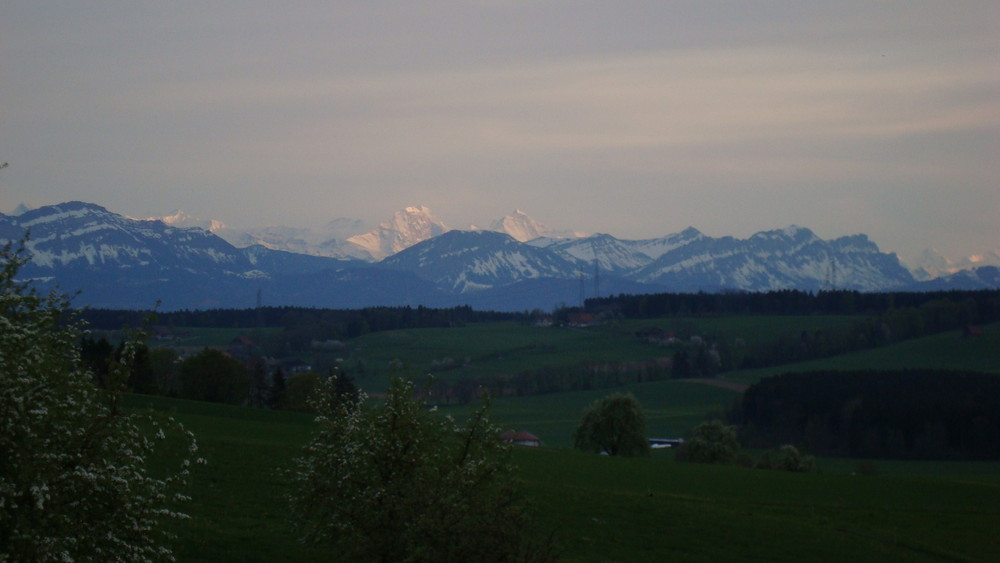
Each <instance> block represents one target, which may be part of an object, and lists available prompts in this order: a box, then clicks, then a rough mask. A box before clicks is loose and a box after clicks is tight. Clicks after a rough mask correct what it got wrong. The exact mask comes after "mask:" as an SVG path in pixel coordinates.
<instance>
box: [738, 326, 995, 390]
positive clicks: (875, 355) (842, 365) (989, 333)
mask: <svg viewBox="0 0 1000 563" xmlns="http://www.w3.org/2000/svg"><path fill="white" fill-rule="evenodd" d="M905 368H933V369H969V370H977V371H988V372H997V373H1000V323H993V324H990V325H986V326H985V327H984V333H983V336H981V337H978V338H963V337H962V336H961V333H960V332H959V331H951V332H945V333H941V334H936V335H933V336H926V337H923V338H916V339H913V340H908V341H905V342H900V343H898V344H895V345H892V346H886V347H883V348H873V349H871V350H864V351H861V352H854V353H851V354H843V355H840V356H834V357H832V358H824V359H821V360H813V361H809V362H801V363H797V364H786V365H783V366H777V367H772V368H765V369H756V370H744V371H740V372H731V373H727V374H725V376H724V377H725V379H727V380H730V381H736V382H740V383H747V384H750V383H754V382H756V381H758V380H760V379H761V378H762V377H767V376H769V375H775V374H778V373H785V372H789V371H814V370H864V369H905Z"/></svg>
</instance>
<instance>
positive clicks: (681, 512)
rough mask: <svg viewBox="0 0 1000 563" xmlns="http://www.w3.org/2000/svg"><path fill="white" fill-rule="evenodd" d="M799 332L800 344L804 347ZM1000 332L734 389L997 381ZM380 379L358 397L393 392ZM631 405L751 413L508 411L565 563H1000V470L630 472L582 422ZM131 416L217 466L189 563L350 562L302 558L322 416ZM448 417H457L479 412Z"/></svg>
mask: <svg viewBox="0 0 1000 563" xmlns="http://www.w3.org/2000/svg"><path fill="white" fill-rule="evenodd" d="M695 322H697V321H695ZM704 322H708V323H716V327H715V328H714V330H731V331H732V334H734V335H735V334H739V333H741V332H743V331H746V332H747V333H748V334H757V335H760V334H761V333H762V332H763V331H767V330H771V331H780V330H783V331H787V330H789V328H788V325H785V326H784V327H783V328H782V327H781V326H780V323H775V322H774V320H773V319H763V320H759V323H761V324H760V325H754V324H753V323H752V322H750V321H746V320H744V319H736V320H733V321H731V322H727V321H726V320H725V319H711V320H706V321H704ZM790 322H791V323H792V324H795V323H802V324H799V325H798V326H805V324H808V323H824V322H844V321H843V319H841V318H835V317H825V318H800V319H797V320H796V319H790ZM740 323H744V324H742V325H741V324H740ZM647 324H648V323H647ZM765 325H769V326H772V328H767V327H766V326H765ZM755 326H756V327H757V328H756V329H755ZM798 326H796V327H793V328H795V329H797V330H802V328H798ZM813 326H820V325H817V324H814V325H813ZM636 328H637V327H636V326H632V325H631V324H630V323H620V324H619V325H613V326H610V327H600V328H595V329H586V330H568V329H561V330H550V329H539V328H536V327H527V326H520V325H510V324H493V325H482V326H479V325H477V326H470V327H464V328H461V329H424V330H413V331H394V332H393V333H381V334H372V335H368V336H366V337H364V338H362V339H360V342H359V343H360V345H361V346H360V351H359V352H357V353H361V354H365V355H366V357H367V358H368V360H367V361H368V362H370V363H373V364H374V363H377V362H382V361H384V362H386V363H388V361H389V360H391V359H394V358H399V359H401V360H403V361H404V362H407V363H408V364H409V365H410V366H412V368H411V371H416V372H418V373H419V370H420V366H421V365H422V364H421V362H430V361H432V360H434V359H436V358H440V357H443V356H444V355H454V354H456V351H458V350H465V351H466V352H465V354H467V355H469V356H472V357H474V358H476V360H475V361H474V364H476V367H477V369H510V367H511V366H514V365H529V364H531V363H532V362H538V361H543V358H544V361H573V359H574V358H579V357H580V354H592V355H593V356H594V357H601V355H602V354H603V355H604V356H603V357H605V358H607V357H614V358H623V357H624V358H632V357H637V356H639V355H641V354H657V353H660V352H661V350H660V349H658V348H655V347H649V346H645V347H644V345H641V343H638V342H636V339H635V338H634V337H633V336H631V335H632V333H633V332H634V330H636ZM701 329H702V330H709V329H708V328H701ZM998 329H1000V327H998V326H996V325H993V326H990V327H987V331H986V335H984V336H983V337H982V338H981V339H961V338H959V335H958V334H957V333H947V334H941V335H937V336H932V337H928V338H924V339H919V340H914V341H910V342H904V343H901V344H897V345H895V346H891V347H887V348H881V349H877V350H869V351H864V352H859V353H856V354H848V355H844V356H839V357H835V358H828V359H825V360H822V361H817V362H809V363H807V364H798V365H788V366H782V368H780V369H776V370H754V371H747V372H738V373H730V374H726V375H725V377H724V379H726V380H730V381H736V382H742V383H750V382H753V381H756V380H757V379H759V378H760V377H764V376H766V375H769V374H771V373H775V372H779V371H788V370H791V369H796V370H798V369H821V368H822V369H859V368H862V367H864V366H869V367H873V368H874V367H877V368H879V369H884V368H891V367H916V366H927V367H954V368H971V369H983V370H997V369H998V367H1000V357H998V354H1000V352H998V350H1000V341H997V338H998V336H997V333H998V332H1000V330H998ZM775 333H776V332H775ZM646 348H648V349H646ZM390 356H392V357H390ZM385 376H386V377H387V374H386V375H385ZM369 377H371V378H372V379H370V380H366V379H359V384H361V385H362V386H366V385H367V384H377V383H378V381H379V379H376V378H375V376H369ZM378 377H379V378H381V377H382V376H381V375H380V376H378ZM619 390H622V391H630V392H632V393H633V394H635V396H636V397H637V398H638V399H639V401H640V403H641V404H642V405H643V408H644V410H645V412H646V414H647V422H648V427H649V434H650V435H651V436H657V437H675V436H681V435H683V434H684V432H685V431H686V430H687V429H689V428H691V427H692V426H694V425H695V424H697V423H698V422H700V421H702V420H704V419H705V418H706V416H709V415H710V414H711V413H713V412H720V411H722V410H723V409H725V408H726V407H727V406H728V405H729V404H730V403H731V402H732V401H733V399H734V398H736V397H737V396H738V394H737V392H735V391H732V390H729V389H725V388H720V387H715V386H711V385H706V384H703V383H697V382H691V381H677V380H669V381H659V382H649V383H642V384H637V385H632V386H629V387H626V388H622V389H614V390H594V391H585V392H584V391H581V392H573V393H558V394H551V395H536V396H528V397H505V398H500V399H497V400H495V401H494V403H493V419H494V421H495V422H496V423H497V424H498V425H499V426H501V427H504V428H515V429H519V430H520V429H525V430H529V431H531V432H533V433H535V434H536V435H538V436H539V437H541V438H542V440H543V447H542V448H539V449H517V450H516V451H515V461H516V462H517V464H518V466H519V468H520V469H519V476H520V478H521V480H522V481H523V483H524V487H525V490H526V493H527V495H528V497H529V498H530V499H531V501H532V503H533V505H534V506H535V509H536V511H537V515H538V518H537V520H538V525H539V526H540V528H541V530H542V531H545V532H553V533H554V534H555V537H556V538H557V541H558V544H559V546H560V548H561V550H562V556H563V559H564V560H567V561H660V560H665V559H668V558H673V559H679V560H684V561H720V560H740V561H747V560H760V561H791V560H803V559H805V560H831V561H832V560H849V559H854V560H862V561H868V560H879V561H925V560H926V561H936V560H951V561H997V560H1000V537H998V536H997V535H996V533H995V530H996V529H997V528H998V526H1000V462H978V463H960V462H902V461H884V460H877V461H874V462H869V463H868V464H867V467H866V470H865V471H863V472H860V473H859V469H860V468H861V467H863V466H862V462H861V461H859V460H853V459H827V458H824V459H820V460H819V461H818V465H819V468H820V471H819V472H818V473H811V474H793V473H785V472H778V471H763V470H754V469H747V468H740V467H720V466H706V465H693V464H683V463H678V462H675V461H674V460H673V456H672V453H671V452H670V451H669V450H658V451H655V452H654V454H653V456H652V457H651V458H648V459H617V458H609V457H606V456H597V455H589V454H584V453H580V452H576V451H574V450H572V449H570V447H571V437H572V432H573V429H574V428H575V426H576V424H577V422H578V421H579V418H580V414H581V411H582V409H583V408H584V407H586V406H587V405H589V404H590V403H591V402H593V401H594V400H596V399H598V398H600V397H602V396H604V395H606V394H608V393H611V392H614V391H619ZM129 401H130V406H132V407H136V408H144V407H152V408H153V409H155V410H157V411H160V412H165V413H170V414H172V415H173V416H175V417H176V418H177V419H178V420H180V421H182V422H183V423H184V425H185V426H186V427H187V428H189V429H190V430H192V431H193V432H194V433H195V434H196V435H197V437H198V441H199V444H200V448H201V449H200V452H199V454H200V455H202V456H203V457H205V458H206V459H207V460H208V464H207V465H203V466H202V465H199V466H195V468H194V470H193V480H192V490H191V497H192V498H193V500H192V501H191V502H190V503H188V504H187V506H186V510H187V512H189V513H190V515H191V519H190V520H187V521H183V522H178V523H174V524H171V526H172V527H173V529H174V530H175V531H176V533H177V535H178V545H177V548H178V555H179V559H180V560H182V561H330V560H337V554H336V553H329V552H327V551H326V550H323V549H319V548H307V547H305V546H302V545H300V544H299V543H298V542H297V541H296V537H297V533H296V530H295V527H294V525H293V523H292V522H291V521H290V516H289V512H288V507H287V504H286V503H285V500H284V499H285V495H286V494H287V493H288V489H287V481H286V480H285V479H284V477H283V471H286V470H288V468H289V467H290V466H291V464H292V460H293V459H294V457H295V456H296V455H297V454H298V453H299V451H300V449H301V447H302V446H303V445H304V444H305V443H306V441H307V440H308V437H309V434H310V431H311V426H312V420H311V417H310V416H309V415H305V414H300V413H290V412H281V411H268V410H262V409H249V408H242V407H233V406H226V405H217V404H208V403H199V402H193V401H184V400H177V399H167V398H161V397H148V396H138V395H133V396H130V397H129ZM442 410H443V411H444V412H446V413H449V414H453V415H455V416H462V414H463V413H464V412H467V411H466V409H464V408H459V407H447V408H443V409H442ZM752 453H753V454H755V455H756V454H758V453H759V452H752ZM862 473H863V474H862Z"/></svg>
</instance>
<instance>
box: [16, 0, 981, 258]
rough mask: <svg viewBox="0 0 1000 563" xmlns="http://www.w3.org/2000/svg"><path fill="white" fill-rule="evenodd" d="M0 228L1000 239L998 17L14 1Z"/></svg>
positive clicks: (945, 7) (485, 0)
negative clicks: (524, 227) (154, 223)
mask: <svg viewBox="0 0 1000 563" xmlns="http://www.w3.org/2000/svg"><path fill="white" fill-rule="evenodd" d="M0 55H2V56H0V162H3V161H9V162H10V166H9V167H8V168H7V169H5V170H3V171H2V172H0V211H3V212H9V211H11V210H12V209H13V208H14V207H15V206H17V205H18V204H19V203H22V202H23V203H27V204H28V205H30V206H39V205H45V204H52V203H59V202H63V201H69V200H83V201H88V202H92V203H98V204H101V205H104V206H105V207H107V208H109V209H110V210H111V211H115V212H118V213H123V214H126V215H130V216H140V217H141V216H150V215H166V214H168V213H170V212H171V211H173V210H176V209H180V210H184V211H186V212H188V213H190V214H192V215H196V216H200V217H202V218H206V219H207V218H214V219H220V220H222V221H224V222H225V223H227V224H230V225H233V226H236V227H252V226H263V225H273V224H288V225H295V226H312V225H318V224H322V223H324V222H326V221H329V220H331V219H334V218H337V217H351V218H358V219H363V220H365V221H368V222H369V223H372V224H374V223H377V222H379V221H381V220H384V219H386V218H388V217H389V216H390V215H391V214H392V213H393V212H394V211H396V210H398V209H401V208H403V207H405V206H409V205H426V206H428V207H430V208H431V210H432V211H434V213H435V214H436V215H437V216H438V217H440V218H441V219H442V220H443V221H444V222H445V223H447V224H448V225H449V226H450V227H453V228H465V227H467V226H468V225H469V224H470V223H477V224H479V225H488V224H489V223H490V222H491V221H493V220H494V219H497V218H499V217H501V216H503V215H506V214H509V213H511V212H512V211H514V210H515V209H522V210H524V211H525V212H527V213H528V214H530V215H532V216H533V217H535V218H536V219H538V220H539V221H541V222H542V223H545V224H546V225H548V226H550V227H552V228H558V229H576V230H583V231H589V232H607V233H611V234H614V235H616V236H618V237H621V238H648V237H655V236H661V235H665V234H668V233H673V232H677V231H680V230H682V229H684V228H685V227H687V226H689V225H690V226H694V227H696V228H698V229H700V230H702V231H703V232H705V233H706V234H709V235H712V236H723V235H734V236H738V237H746V236H749V235H751V234H753V233H754V232H757V231H761V230H768V229H772V228H780V227H784V226H787V225H790V224H797V225H802V226H806V227H809V228H811V229H813V230H814V231H815V232H816V233H817V234H818V235H819V236H821V237H823V238H833V237H838V236H842V235H848V234H854V233H866V234H868V235H869V236H871V237H872V239H873V240H874V241H875V242H876V243H878V244H879V246H880V247H881V248H882V249H883V250H885V251H892V252H897V253H899V255H900V257H902V258H904V259H905V258H908V257H910V256H911V255H913V254H916V253H918V252H919V251H920V250H922V249H923V248H926V247H935V248H938V249H940V250H941V251H943V252H945V253H946V254H950V255H965V254H971V253H979V252H983V251H986V250H992V249H997V248H1000V186H998V178H1000V164H998V161H1000V4H998V3H997V2H995V1H984V2H944V1H942V2H915V1H907V2H870V1H841V2H800V1H782V2H711V1H697V2H669V1H666V0H654V1H649V2H629V1H616V2H607V1H599V2H587V1H583V0H572V1H565V2H562V1H547V2H542V1H539V2H533V1H528V0H508V1H504V0H481V1H473V0H463V1H448V0H441V1H437V2H411V1H392V2H382V1H378V0H363V1H357V2H355V1H345V0H341V1H335V2H326V1H317V2H262V1H255V0H241V1H238V2H220V1H212V2H163V1H156V2H139V1H134V0H127V1H120V2H115V1H98V2H91V1H83V0H81V1H78V2H76V1H75V2H50V1H47V0H9V1H7V2H4V9H3V10H2V13H0Z"/></svg>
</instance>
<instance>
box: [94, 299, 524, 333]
mask: <svg viewBox="0 0 1000 563" xmlns="http://www.w3.org/2000/svg"><path fill="white" fill-rule="evenodd" d="M151 313H153V312H152V311H131V310H118V309H85V310H84V311H83V312H82V316H83V319H84V320H85V321H87V322H88V323H89V324H90V326H91V327H92V328H95V329H99V330H116V329H120V328H122V327H123V326H131V327H135V326H141V325H142V324H143V322H144V321H145V319H146V318H147V317H149V316H150V314H151ZM525 317H526V315H523V314H519V313H500V312H494V311H475V310H473V309H472V308H471V307H468V306H458V307H451V308H445V309H435V308H430V307H423V306H419V307H409V306H406V307H366V308H364V309H314V308H308V307H261V308H255V309H206V310H182V311H169V312H163V311H158V312H156V313H155V323H156V324H162V325H167V326H174V327H194V328H198V327H206V328H245V329H251V328H255V327H282V328H286V329H293V328H296V327H303V326H312V327H316V326H319V325H322V327H324V329H325V330H322V331H321V332H322V333H323V336H324V337H325V338H340V339H343V338H354V337H357V336H361V335H363V334H367V333H369V332H378V331H384V330H396V329H407V328H433V327H449V326H461V325H464V324H466V323H475V322H489V321H509V320H523V318H525Z"/></svg>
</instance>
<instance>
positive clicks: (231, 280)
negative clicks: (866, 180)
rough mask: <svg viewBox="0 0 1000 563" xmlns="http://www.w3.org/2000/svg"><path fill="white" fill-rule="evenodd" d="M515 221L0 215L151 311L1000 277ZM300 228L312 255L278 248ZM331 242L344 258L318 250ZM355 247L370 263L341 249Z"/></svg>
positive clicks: (811, 248) (793, 237) (45, 252)
mask: <svg viewBox="0 0 1000 563" xmlns="http://www.w3.org/2000/svg"><path fill="white" fill-rule="evenodd" d="M181 215H182V214H179V213H178V214H173V215H172V216H174V217H179V216H181ZM508 219H511V220H510V221H504V220H501V221H499V222H497V223H495V224H494V226H495V227H498V228H503V229H504V232H495V231H482V230H477V231H456V230H448V228H447V227H446V226H445V225H444V223H442V222H441V221H440V220H438V219H437V218H435V217H434V215H433V214H432V213H431V212H430V210H428V209H427V208H426V207H410V208H407V209H405V210H403V211H401V212H399V213H397V214H396V215H394V217H393V219H392V220H390V221H386V222H384V223H382V224H381V225H379V226H378V227H377V228H375V229H372V230H369V231H368V232H366V233H362V234H358V235H352V236H350V237H347V238H339V239H338V238H336V237H333V238H329V239H327V240H326V241H325V242H324V241H323V237H322V236H319V237H317V236H316V234H315V233H311V232H296V231H294V230H288V228H281V229H275V230H273V231H270V232H260V231H258V232H257V234H256V235H255V236H256V237H257V238H256V239H253V240H260V239H261V238H263V237H264V236H265V235H266V236H272V235H273V237H274V238H273V240H271V241H270V245H268V244H262V243H260V244H253V245H250V246H244V247H238V246H235V245H233V244H231V243H230V242H227V241H226V240H224V239H222V238H220V236H218V235H217V234H215V233H213V232H211V231H210V230H208V229H205V228H202V227H179V226H176V225H179V224H183V223H184V222H185V221H184V220H182V219H177V220H174V221H171V223H173V224H168V223H167V222H165V221H164V220H141V219H130V218H128V217H123V216H121V215H119V214H116V213H113V212H110V211H108V210H107V209H105V208H103V207H101V206H99V205H94V204H90V203H83V202H70V203H65V204H60V205H51V206H46V207H41V208H38V209H33V210H28V211H25V212H24V213H22V214H21V215H16V216H15V215H2V214H0V243H4V242H8V241H17V240H20V239H22V238H23V237H24V236H25V234H26V233H27V232H28V231H29V230H30V233H31V238H30V240H29V242H28V245H27V247H28V250H29V251H30V252H31V254H32V259H31V261H30V263H29V264H28V265H27V266H25V268H24V269H23V270H22V271H21V275H22V276H23V277H24V278H31V279H34V280H35V281H36V283H38V284H40V285H41V289H43V290H44V289H47V288H55V287H58V288H59V289H60V290H61V291H66V292H74V291H77V290H80V291H81V292H82V293H81V295H80V297H79V303H78V304H79V305H90V306H94V307H110V308H148V307H151V306H152V305H153V304H154V303H155V302H156V301H162V302H163V308H164V309H180V308H215V307H249V306H252V305H253V304H254V303H255V301H256V295H257V292H258V291H260V292H261V293H262V294H263V295H264V296H265V297H264V300H265V303H266V304H268V305H299V306H315V307H334V308H356V307H365V306H376V305H385V306H401V305H413V306H415V305H426V306H453V305H460V304H467V305H472V306H474V307H477V308H484V309H495V310H508V311H509V310H529V309H535V308H540V309H551V308H552V307H554V306H557V305H559V304H578V303H579V302H580V299H581V298H583V297H593V296H601V295H612V294H618V293H632V294H638V293H658V292H695V291H707V292H713V291H724V290H746V291H768V290H777V289H799V290H807V291H815V290H821V289H830V288H835V289H850V290H858V291H883V290H924V289H926V290H929V289H981V288H996V287H1000V270H998V268H996V267H993V266H985V267H978V268H975V269H972V270H962V271H959V272H955V273H951V274H949V275H947V276H943V277H940V278H935V279H933V280H928V281H923V282H917V281H916V280H915V279H914V277H913V276H912V275H911V274H910V272H909V271H908V270H907V269H906V268H904V267H903V265H902V264H901V263H900V261H899V259H898V258H897V257H896V255H895V254H891V253H884V252H881V251H880V250H879V248H878V246H876V245H875V243H874V242H872V241H871V240H869V239H868V237H867V236H865V235H862V234H859V235H853V236H847V237H841V238H837V239H833V240H823V239H821V238H819V237H818V236H816V235H815V233H813V232H812V231H811V230H809V229H807V228H804V227H797V226H791V227H787V228H784V229H776V230H770V231H762V232H760V233H757V234H755V235H753V236H751V237H749V238H747V239H737V238H734V237H719V238H715V237H710V236H707V235H705V234H704V233H702V232H700V231H698V230H697V229H695V228H693V227H689V228H687V229H685V230H683V231H681V232H679V233H675V234H670V235H666V236H663V237H660V238H654V239H645V240H622V239H618V238H616V237H614V236H612V235H609V234H596V235H592V236H589V237H578V238H554V237H552V236H551V235H550V236H539V237H534V238H529V237H533V236H534V235H536V234H543V233H547V232H548V231H547V230H545V229H544V228H542V227H540V226H539V225H538V224H537V223H536V222H534V221H532V220H530V217H527V215H525V214H523V213H515V214H514V215H512V216H511V217H510V218H508ZM337 226H338V225H331V226H329V227H328V230H327V234H329V233H330V232H332V231H333V230H334V229H335V228H336V227H337ZM339 226H343V225H339ZM348 226H350V225H348ZM353 226H355V227H356V225H353ZM508 230H509V231H513V234H512V233H510V232H507V231H508ZM220 232H225V229H222V230H221V231H220ZM269 233H270V234H269ZM515 235H517V236H515ZM296 239H298V240H301V241H302V248H304V249H309V250H311V251H312V252H310V253H306V252H288V251H286V250H278V249H275V248H273V247H277V246H282V247H284V248H288V247H290V246H292V243H291V241H293V240H296ZM521 239H527V242H525V241H522V240H521ZM317 241H319V242H317ZM324 244H325V245H326V246H327V247H328V248H330V249H334V250H336V252H338V253H341V254H340V256H341V257H339V258H333V257H330V256H320V255H316V254H317V252H316V249H318V248H322V247H323V245H324ZM348 248H352V249H355V250H354V251H355V252H357V253H360V254H363V255H364V256H365V259H364V260H359V259H352V258H345V257H343V255H344V252H345V250H344V249H348ZM382 255H385V257H384V258H382V259H381V260H378V261H377V262H375V261H374V260H376V258H377V257H378V256H382Z"/></svg>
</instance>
